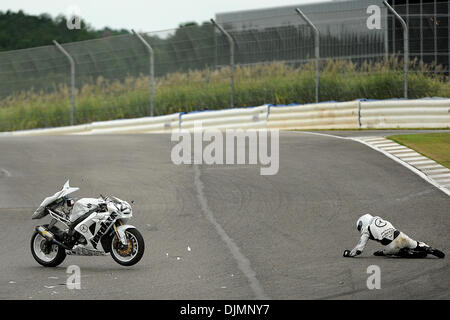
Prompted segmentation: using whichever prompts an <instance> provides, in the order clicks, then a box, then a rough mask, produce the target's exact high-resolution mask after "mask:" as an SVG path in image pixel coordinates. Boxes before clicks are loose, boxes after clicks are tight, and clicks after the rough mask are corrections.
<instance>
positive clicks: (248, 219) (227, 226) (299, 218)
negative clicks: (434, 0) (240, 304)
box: [0, 132, 450, 299]
mask: <svg viewBox="0 0 450 320" xmlns="http://www.w3.org/2000/svg"><path fill="white" fill-rule="evenodd" d="M381 133H382V132H379V134H381ZM173 145H174V143H171V142H170V136H169V135H123V136H54V137H2V138H0V228H1V231H0V242H1V245H0V270H1V272H0V299H73V298H78V299H258V298H262V299H264V298H270V299H380V298H382V299H422V298H424V299H431V298H433V299H435V298H437V299H449V298H450V289H449V288H450V266H449V259H448V257H447V258H445V259H443V260H438V259H435V258H427V259H420V260H403V259H395V258H383V257H375V256H373V255H372V253H373V251H375V250H377V249H379V245H377V244H376V243H369V244H368V246H367V247H366V251H365V252H364V253H363V255H362V256H360V257H358V258H353V259H349V258H343V257H342V252H343V250H344V249H351V248H352V247H353V246H354V245H355V244H356V242H357V240H358V238H359V235H358V232H357V231H356V230H355V221H356V219H357V217H358V216H359V215H360V214H362V213H366V212H371V213H373V214H376V215H380V216H382V217H385V218H386V219H388V220H390V221H391V222H392V223H393V224H394V225H395V226H396V227H397V228H399V229H401V230H402V231H404V232H405V233H407V234H408V235H410V236H411V237H413V238H415V239H418V240H423V241H426V242H427V243H429V244H431V245H433V246H436V247H438V248H440V249H442V250H443V251H445V252H447V253H448V252H449V251H450V250H449V249H450V247H449V244H450V235H449V230H450V220H449V207H450V198H449V197H448V196H446V195H445V194H444V193H442V192H441V191H439V190H438V189H436V188H435V187H433V186H432V185H430V184H429V183H427V182H426V181H424V180H423V179H421V178H420V177H419V176H417V175H415V174H414V173H412V172H411V171H409V170H408V169H406V168H404V167H403V166H401V165H399V164H398V163H396V162H394V161H392V160H391V159H389V158H387V157H385V156H384V155H383V154H381V153H379V152H376V151H374V150H372V149H370V148H368V147H367V146H365V145H363V144H360V143H358V142H355V141H351V140H344V139H337V138H333V137H329V136H320V135H312V134H307V133H301V132H289V133H281V134H280V169H279V172H278V174H277V175H273V176H261V175H260V170H259V166H255V165H252V166H245V165H235V166H219V165H216V166H207V165H199V166H192V165H180V166H176V165H174V164H173V163H172V162H171V159H170V152H171V148H172V146H173ZM69 178H70V181H71V185H72V186H78V187H80V188H81V190H80V191H78V192H77V193H75V194H74V195H75V196H77V197H91V196H98V195H99V194H100V193H102V194H104V195H116V196H117V197H119V198H121V199H124V200H129V201H131V200H134V201H135V203H134V206H133V207H134V217H133V219H132V220H131V224H133V225H135V226H136V227H138V229H139V230H140V231H141V232H142V234H143V236H144V239H145V242H146V252H145V255H144V257H143V259H142V260H141V262H140V263H139V264H137V265H135V266H133V267H131V268H125V267H121V266H120V265H118V264H116V263H115V262H114V261H113V260H112V258H111V257H109V256H106V257H77V256H68V257H67V258H66V260H65V261H64V262H63V264H61V265H60V266H59V267H57V268H44V267H41V266H40V265H38V264H37V263H36V262H35V261H34V259H33V257H32V256H31V253H30V236H31V233H32V231H33V228H34V226H35V225H36V224H38V223H44V220H45V222H47V220H49V219H48V218H47V219H43V220H41V221H36V220H31V214H32V212H33V211H34V210H35V208H36V207H37V206H38V205H39V203H40V202H41V201H42V200H43V198H45V197H47V196H49V195H52V194H53V193H55V192H56V191H58V190H59V188H60V187H61V186H62V185H63V184H64V182H65V180H66V179H69ZM69 265H78V266H79V267H80V268H81V276H82V277H81V290H69V289H67V287H66V285H65V284H66V280H67V277H68V274H67V273H66V268H67V267H68V266H69ZM370 265H378V266H379V267H380V269H381V289H379V290H368V288H367V286H366V281H367V278H368V277H369V274H367V267H368V266H370Z"/></svg>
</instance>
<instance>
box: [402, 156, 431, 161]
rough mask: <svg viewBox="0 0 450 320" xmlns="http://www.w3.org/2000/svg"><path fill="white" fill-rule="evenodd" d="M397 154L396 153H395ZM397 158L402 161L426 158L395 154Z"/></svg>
mask: <svg viewBox="0 0 450 320" xmlns="http://www.w3.org/2000/svg"><path fill="white" fill-rule="evenodd" d="M395 156H397V155H395ZM397 157H398V158H400V159H402V160H404V161H419V160H426V159H427V158H425V157H422V156H421V157H416V156H412V157H404V156H397Z"/></svg>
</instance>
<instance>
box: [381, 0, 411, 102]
mask: <svg viewBox="0 0 450 320" xmlns="http://www.w3.org/2000/svg"><path fill="white" fill-rule="evenodd" d="M383 4H384V5H385V6H386V7H387V8H388V9H389V11H391V12H392V13H393V14H394V15H395V17H396V18H397V19H398V21H400V23H401V24H402V28H403V54H404V57H403V64H404V66H403V72H404V96H405V99H408V59H409V46H408V25H407V24H406V22H405V20H403V19H402V17H400V15H399V14H398V13H397V11H395V10H394V9H393V8H392V7H391V6H390V5H389V3H387V2H386V1H383Z"/></svg>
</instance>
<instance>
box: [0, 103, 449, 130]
mask: <svg viewBox="0 0 450 320" xmlns="http://www.w3.org/2000/svg"><path fill="white" fill-rule="evenodd" d="M196 123H197V124H199V123H201V125H202V127H203V128H206V129H207V128H215V129H219V130H224V129H264V128H268V129H280V130H292V129H301V130H307V129H358V128H363V129H388V128H397V129H399V128H404V129H408V128H450V99H417V100H380V101H364V100H361V101H360V100H354V101H348V102H327V103H317V104H306V105H296V106H269V105H263V106H260V107H254V108H242V109H227V110H220V111H202V112H192V113H187V114H180V113H175V114H170V115H165V116H158V117H144V118H137V119H126V120H112V121H101V122H93V123H89V124H83V125H77V126H71V127H59V128H50V129H35V130H23V131H14V132H5V133H2V135H14V136H22V135H60V134H114V133H116V134H124V133H165V132H171V131H172V130H178V129H184V130H192V129H193V128H194V124H196Z"/></svg>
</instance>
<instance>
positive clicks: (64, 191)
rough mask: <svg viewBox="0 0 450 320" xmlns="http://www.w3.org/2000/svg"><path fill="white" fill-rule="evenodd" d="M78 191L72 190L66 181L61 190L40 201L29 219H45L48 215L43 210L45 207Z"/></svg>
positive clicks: (76, 189)
mask: <svg viewBox="0 0 450 320" xmlns="http://www.w3.org/2000/svg"><path fill="white" fill-rule="evenodd" d="M78 190H80V188H73V187H71V186H70V185H69V180H67V181H66V183H65V184H64V186H63V188H62V189H61V190H60V191H58V192H57V193H55V194H54V195H53V196H51V197H47V198H45V199H44V201H42V203H41V204H40V206H39V208H37V209H36V211H35V212H34V213H33V215H32V216H31V219H41V218H43V217H45V216H46V215H47V214H48V211H46V210H45V207H46V206H48V205H49V204H50V203H52V202H54V201H55V200H57V199H59V198H62V197H64V196H67V195H68V194H71V193H73V192H75V191H78Z"/></svg>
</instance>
